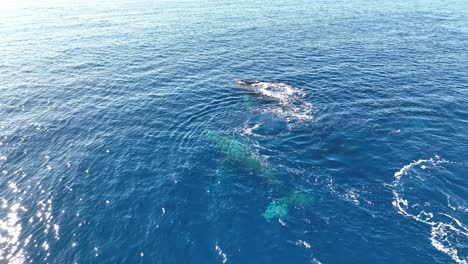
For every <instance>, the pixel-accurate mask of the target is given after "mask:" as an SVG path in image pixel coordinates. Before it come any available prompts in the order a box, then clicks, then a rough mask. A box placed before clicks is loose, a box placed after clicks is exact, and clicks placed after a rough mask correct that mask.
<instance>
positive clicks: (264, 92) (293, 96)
mask: <svg viewBox="0 0 468 264" xmlns="http://www.w3.org/2000/svg"><path fill="white" fill-rule="evenodd" d="M235 83H236V84H238V87H239V88H241V90H243V91H244V92H245V93H246V94H248V95H253V96H256V97H259V98H261V99H263V100H265V101H270V102H271V104H269V105H268V106H266V107H262V108H259V109H258V110H257V111H259V112H262V113H274V114H276V115H277V116H279V117H281V118H283V119H284V120H285V121H286V122H288V123H291V124H292V123H294V122H298V123H301V122H303V121H311V120H313V118H314V114H315V112H316V111H317V109H316V108H315V107H314V106H313V105H312V104H311V103H310V102H307V101H305V100H304V97H305V95H306V93H305V91H304V90H302V89H299V88H297V87H294V86H292V85H289V84H287V83H282V82H270V81H257V80H236V81H235Z"/></svg>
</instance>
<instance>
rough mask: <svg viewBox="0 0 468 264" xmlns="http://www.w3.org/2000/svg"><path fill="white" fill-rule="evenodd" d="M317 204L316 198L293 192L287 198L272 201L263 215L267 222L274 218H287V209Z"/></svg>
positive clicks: (311, 195) (309, 194) (304, 193)
mask: <svg viewBox="0 0 468 264" xmlns="http://www.w3.org/2000/svg"><path fill="white" fill-rule="evenodd" d="M316 202H317V198H316V197H315V196H314V195H313V194H311V193H306V192H293V193H291V194H290V195H289V196H286V197H283V198H280V199H275V200H273V201H272V202H271V203H270V204H269V205H268V207H267V209H266V210H265V212H264V213H263V217H264V218H265V220H266V221H267V222H270V221H271V220H272V219H274V218H279V219H284V218H285V217H287V216H288V212H289V208H292V207H303V208H306V207H311V206H313V205H314V204H315V203H316Z"/></svg>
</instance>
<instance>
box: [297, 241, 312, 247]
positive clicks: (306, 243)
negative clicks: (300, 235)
mask: <svg viewBox="0 0 468 264" xmlns="http://www.w3.org/2000/svg"><path fill="white" fill-rule="evenodd" d="M296 245H302V246H304V247H305V248H310V244H309V243H308V242H307V241H304V240H298V241H297V242H296Z"/></svg>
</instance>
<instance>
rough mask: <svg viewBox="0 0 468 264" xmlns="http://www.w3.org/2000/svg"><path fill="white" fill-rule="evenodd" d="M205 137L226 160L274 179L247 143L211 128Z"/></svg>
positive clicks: (269, 170) (263, 162)
mask: <svg viewBox="0 0 468 264" xmlns="http://www.w3.org/2000/svg"><path fill="white" fill-rule="evenodd" d="M205 137H206V139H207V140H208V141H209V142H210V143H211V144H212V145H213V146H214V147H215V148H216V149H217V151H218V152H219V153H221V154H222V155H223V158H224V160H225V161H226V162H228V163H230V164H231V165H233V166H240V167H242V168H243V169H246V170H249V171H252V172H254V173H255V174H257V175H258V176H261V177H265V178H269V179H271V180H273V181H274V179H273V178H274V174H273V172H272V171H271V169H270V168H269V167H268V165H267V164H266V163H265V161H264V160H262V159H261V158H260V157H259V156H257V155H256V154H255V152H254V151H253V150H252V149H251V148H250V147H249V146H248V145H246V144H244V143H242V142H240V141H239V140H236V139H233V138H231V137H229V136H227V135H225V134H223V133H220V132H215V131H212V130H208V131H207V132H206V136H205Z"/></svg>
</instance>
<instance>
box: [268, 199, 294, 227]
mask: <svg viewBox="0 0 468 264" xmlns="http://www.w3.org/2000/svg"><path fill="white" fill-rule="evenodd" d="M287 215H288V203H287V202H286V201H285V200H284V199H278V200H274V201H273V202H271V203H270V204H269V205H268V207H267V209H266V210H265V213H263V217H264V218H265V220H266V221H267V222H270V221H271V219H273V218H284V217H286V216H287Z"/></svg>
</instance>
